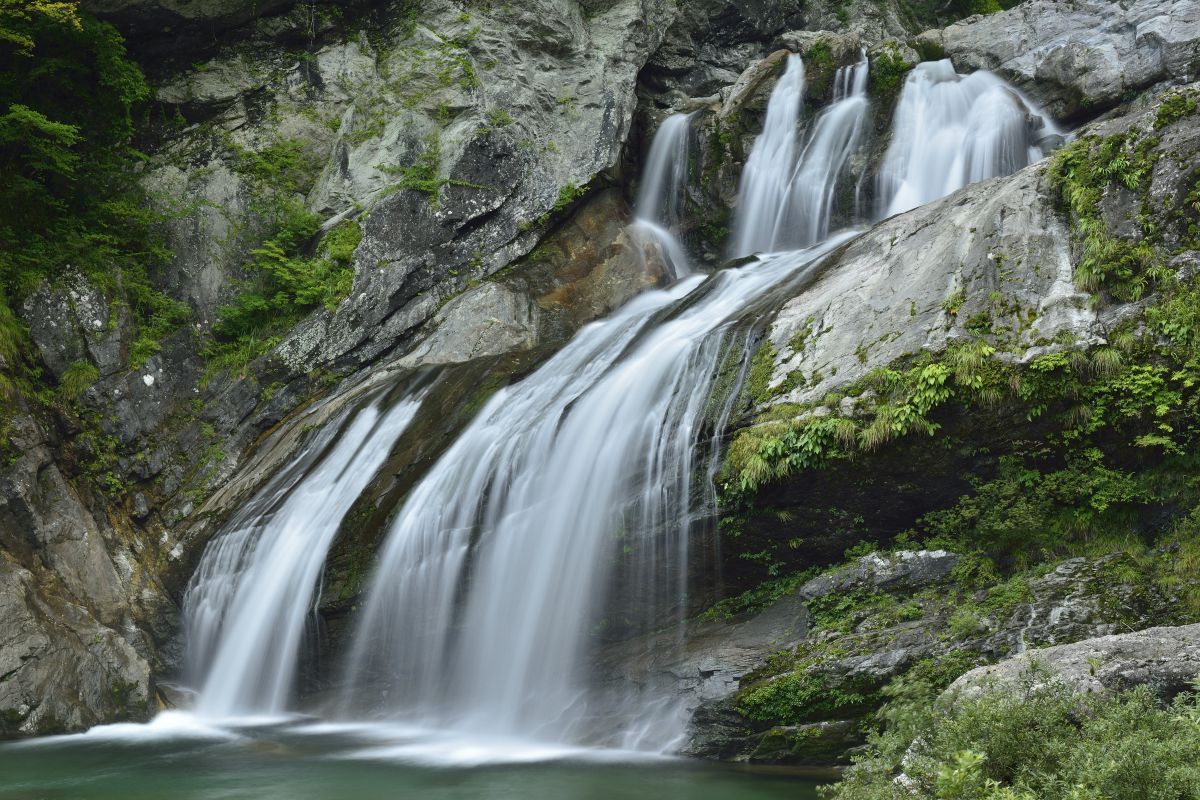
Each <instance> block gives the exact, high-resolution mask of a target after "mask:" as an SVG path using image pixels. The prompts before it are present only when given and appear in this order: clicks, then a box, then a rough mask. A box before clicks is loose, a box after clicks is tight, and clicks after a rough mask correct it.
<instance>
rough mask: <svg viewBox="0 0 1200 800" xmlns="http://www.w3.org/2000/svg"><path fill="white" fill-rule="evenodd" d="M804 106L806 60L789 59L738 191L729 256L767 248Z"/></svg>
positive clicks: (784, 193) (793, 157)
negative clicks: (801, 110)
mask: <svg viewBox="0 0 1200 800" xmlns="http://www.w3.org/2000/svg"><path fill="white" fill-rule="evenodd" d="M803 103H804V62H803V61H801V60H800V56H798V55H791V56H788V60H787V68H786V69H785V70H784V73H783V77H781V78H780V79H779V82H778V83H776V84H775V88H774V89H773V90H771V97H770V99H769V100H768V101H767V118H766V121H765V122H764V123H763V130H762V133H760V134H759V136H758V138H757V139H755V140H754V147H753V148H752V149H751V150H750V157H749V158H748V159H747V160H746V166H745V167H744V168H743V169H742V179H741V184H740V185H739V187H738V199H737V217H736V219H735V220H734V227H733V245H732V251H731V254H732V255H734V256H745V255H750V254H751V253H758V252H765V251H768V250H770V249H771V243H772V242H773V241H774V236H775V218H776V216H777V215H778V214H779V210H780V209H781V208H782V207H783V205H784V202H785V200H786V198H787V187H788V179H789V177H790V175H791V170H792V167H793V165H794V164H795V163H796V126H797V125H799V123H800V109H801V107H802V106H803Z"/></svg>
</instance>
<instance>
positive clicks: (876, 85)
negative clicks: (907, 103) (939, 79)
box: [870, 0, 994, 98]
mask: <svg viewBox="0 0 1200 800" xmlns="http://www.w3.org/2000/svg"><path fill="white" fill-rule="evenodd" d="M993 1H994V0H993ZM910 69H912V65H911V64H909V63H908V62H907V61H905V60H904V57H903V56H901V55H900V54H899V53H898V52H896V51H895V50H893V49H891V48H884V49H883V50H881V51H880V52H879V53H877V54H876V55H875V57H874V58H873V59H871V74H870V79H871V93H872V94H874V95H875V96H876V97H880V98H888V97H894V96H895V95H896V94H897V93H898V92H899V91H900V85H901V84H902V83H903V82H904V76H905V75H906V74H907V73H908V71H909V70H910Z"/></svg>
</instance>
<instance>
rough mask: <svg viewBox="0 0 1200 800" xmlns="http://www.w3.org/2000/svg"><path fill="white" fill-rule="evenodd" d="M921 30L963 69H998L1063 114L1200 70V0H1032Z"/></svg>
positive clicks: (1093, 107) (1073, 114) (1083, 112)
mask: <svg viewBox="0 0 1200 800" xmlns="http://www.w3.org/2000/svg"><path fill="white" fill-rule="evenodd" d="M921 38H922V40H923V41H925V42H927V43H931V44H934V45H935V46H940V47H941V48H942V49H943V50H944V51H945V53H946V55H947V56H949V57H950V58H951V59H952V60H953V61H954V65H955V67H956V68H957V69H958V70H959V71H971V70H976V69H990V70H994V71H996V72H997V73H999V74H1000V75H1001V76H1003V77H1004V78H1006V79H1008V80H1010V81H1012V82H1013V83H1015V84H1016V85H1017V86H1018V87H1020V88H1021V89H1022V90H1023V91H1025V92H1027V93H1028V94H1029V95H1030V96H1031V97H1033V98H1034V99H1035V100H1037V101H1038V102H1039V103H1040V104H1041V105H1043V106H1044V107H1045V108H1046V110H1047V111H1049V112H1050V114H1051V115H1052V116H1054V117H1056V118H1058V119H1064V118H1072V117H1079V116H1083V115H1086V114H1087V113H1089V111H1090V112H1091V113H1094V112H1095V110H1096V109H1097V108H1105V107H1110V106H1114V105H1116V104H1117V103H1119V102H1121V101H1122V100H1124V99H1128V98H1129V97H1130V96H1132V95H1134V94H1136V93H1137V92H1139V91H1141V90H1143V89H1146V88H1148V87H1150V86H1152V85H1154V84H1156V83H1159V82H1160V81H1168V80H1175V81H1189V80H1195V79H1196V78H1197V77H1200V3H1197V2H1196V0H1137V1H1136V2H1133V3H1129V4H1120V3H1118V4H1113V3H1106V2H1092V1H1091V0H1087V1H1085V2H1076V3H1058V2H1054V1H1053V0H1031V1H1030V2H1027V3H1022V4H1021V5H1019V6H1016V7H1014V8H1010V9H1008V10H1007V11H1002V12H1000V13H998V14H989V15H986V16H976V17H971V18H969V19H966V20H963V21H962V22H959V23H956V24H954V25H951V26H950V27H948V28H946V29H945V30H943V31H940V32H930V33H927V34H923V35H922V37H921Z"/></svg>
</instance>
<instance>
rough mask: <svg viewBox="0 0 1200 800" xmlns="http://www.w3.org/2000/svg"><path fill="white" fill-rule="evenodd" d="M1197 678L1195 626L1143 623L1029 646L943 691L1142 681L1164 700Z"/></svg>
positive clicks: (963, 693)
mask: <svg viewBox="0 0 1200 800" xmlns="http://www.w3.org/2000/svg"><path fill="white" fill-rule="evenodd" d="M1198 677H1200V625H1184V626H1182V627H1178V628H1161V627H1160V628H1147V629H1146V630H1141V631H1137V632H1135V633H1121V634H1114V635H1111V636H1101V637H1097V638H1094V639H1085V640H1084V641H1081V642H1074V643H1072V644H1064V645H1059V646H1057V647H1047V648H1044V649H1041V650H1030V651H1028V652H1025V653H1021V654H1020V655H1018V656H1015V657H1013V658H1010V659H1007V660H1005V661H1001V662H1000V663H999V664H993V665H991V666H986V667H978V668H977V669H973V670H971V671H970V672H968V673H966V674H965V675H963V676H962V677H960V678H959V679H958V680H956V681H955V682H954V683H952V684H951V685H950V688H949V689H947V690H946V693H945V696H946V697H948V698H950V699H951V700H953V699H954V698H956V697H970V696H972V695H977V694H979V693H981V692H985V691H999V692H1018V691H1021V689H1022V688H1023V687H1024V686H1026V685H1028V684H1029V683H1031V682H1032V683H1034V684H1037V683H1044V682H1046V681H1058V682H1061V683H1062V684H1064V685H1066V686H1068V687H1070V688H1071V689H1072V690H1073V691H1076V692H1080V693H1100V694H1107V693H1112V692H1118V691H1124V690H1127V689H1131V688H1133V687H1135V686H1147V687H1149V688H1150V690H1151V691H1153V692H1154V694H1155V695H1157V696H1158V697H1160V698H1161V699H1163V700H1164V701H1170V700H1171V699H1172V698H1173V697H1175V695H1177V694H1179V693H1180V692H1184V691H1190V690H1191V689H1192V688H1193V687H1194V686H1195V682H1196V679H1197V678H1198Z"/></svg>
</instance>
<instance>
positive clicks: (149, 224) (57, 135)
mask: <svg viewBox="0 0 1200 800" xmlns="http://www.w3.org/2000/svg"><path fill="white" fill-rule="evenodd" d="M149 94H150V90H149V87H148V86H147V84H146V82H145V80H144V78H143V76H142V73H141V71H140V70H139V69H138V67H137V66H136V65H135V64H134V63H133V62H132V61H130V60H129V59H128V58H127V57H126V55H125V48H124V44H123V42H122V40H121V37H120V35H119V34H118V33H117V31H116V29H115V28H113V27H112V26H111V25H108V24H106V23H102V22H98V21H97V20H95V19H93V18H92V17H90V16H89V15H87V14H86V13H83V12H82V11H81V10H80V9H79V8H78V4H77V3H75V2H47V1H46V0H30V1H29V2H22V1H19V0H8V1H7V2H3V3H0V172H2V173H3V175H4V180H3V181H2V182H0V356H3V357H4V361H5V364H6V374H4V375H2V376H0V394H5V395H7V397H8V398H11V397H12V396H13V393H14V392H17V391H20V392H21V393H23V394H25V395H26V396H27V397H33V396H36V395H37V391H38V386H39V385H40V378H39V376H38V375H37V373H36V370H35V369H34V368H33V366H32V365H31V364H30V363H29V362H28V361H27V360H26V358H25V357H24V354H25V353H28V352H29V348H28V347H27V346H26V345H25V342H26V340H27V339H26V332H25V331H24V329H23V327H22V325H21V324H20V323H19V321H18V320H17V318H16V317H15V315H14V314H13V313H12V311H11V310H10V307H9V304H10V303H17V302H20V301H21V300H22V299H23V298H24V297H25V296H26V295H27V294H28V293H29V292H30V291H31V290H32V289H33V288H34V287H35V286H36V285H37V284H38V283H40V282H41V281H42V280H43V279H46V278H49V279H51V280H54V279H56V278H59V277H60V276H62V275H63V274H64V273H65V272H66V271H67V270H68V269H70V270H73V271H77V272H80V273H82V274H83V275H85V276H86V277H87V278H88V279H89V280H90V281H91V282H92V283H93V284H95V285H97V286H98V287H99V288H101V289H102V290H104V291H105V292H106V293H107V294H108V295H109V296H110V297H111V298H113V299H114V300H116V301H117V302H119V303H124V304H125V305H127V306H129V307H130V309H131V310H132V311H133V312H134V313H133V320H134V322H135V323H136V324H138V325H139V326H141V327H140V330H139V337H145V336H147V335H153V336H154V337H155V338H157V339H161V338H162V337H163V336H164V335H165V334H166V332H167V329H168V328H170V327H174V326H175V325H177V324H178V323H179V322H180V321H181V319H182V317H183V316H184V314H183V312H182V311H181V307H180V306H179V305H178V304H175V303H172V301H170V300H168V299H167V298H165V297H164V296H163V295H162V294H161V293H160V292H158V291H156V290H155V289H153V288H152V286H151V283H150V275H151V274H152V272H153V270H154V269H155V268H156V267H157V266H159V265H160V264H161V263H162V262H163V261H164V260H165V258H166V256H167V253H166V250H165V248H164V247H163V244H162V241H161V238H160V237H159V236H158V234H157V233H156V225H157V223H159V222H160V221H161V216H160V215H158V214H155V213H152V212H150V211H148V210H147V208H146V203H145V198H144V197H143V196H142V193H141V190H140V187H139V185H138V182H137V181H135V180H130V178H129V176H130V174H132V173H133V172H134V171H135V170H136V167H137V165H138V162H139V161H140V160H141V159H142V156H140V154H138V153H137V152H136V151H134V150H133V149H132V147H131V146H130V140H131V138H132V135H133V131H134V125H133V117H134V112H135V110H136V108H137V107H138V105H139V104H140V103H141V102H142V101H144V100H146V99H147V98H148V97H149ZM68 265H69V266H68ZM135 355H137V354H136V353H135Z"/></svg>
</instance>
